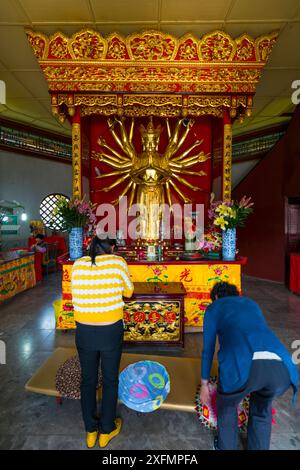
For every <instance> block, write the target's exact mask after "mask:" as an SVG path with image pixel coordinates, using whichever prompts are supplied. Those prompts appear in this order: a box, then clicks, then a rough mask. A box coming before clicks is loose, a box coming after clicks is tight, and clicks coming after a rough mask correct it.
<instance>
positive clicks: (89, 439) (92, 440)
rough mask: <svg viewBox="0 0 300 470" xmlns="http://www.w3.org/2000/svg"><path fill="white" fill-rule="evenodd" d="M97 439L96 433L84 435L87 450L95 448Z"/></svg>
mask: <svg viewBox="0 0 300 470" xmlns="http://www.w3.org/2000/svg"><path fill="white" fill-rule="evenodd" d="M97 437H98V431H95V432H87V433H86V445H87V446H88V448H89V449H91V448H92V447H95V444H96V442H97Z"/></svg>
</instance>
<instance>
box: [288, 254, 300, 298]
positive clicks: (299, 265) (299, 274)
mask: <svg viewBox="0 0 300 470" xmlns="http://www.w3.org/2000/svg"><path fill="white" fill-rule="evenodd" d="M290 291H292V292H295V293H296V294H300V253H291V254H290Z"/></svg>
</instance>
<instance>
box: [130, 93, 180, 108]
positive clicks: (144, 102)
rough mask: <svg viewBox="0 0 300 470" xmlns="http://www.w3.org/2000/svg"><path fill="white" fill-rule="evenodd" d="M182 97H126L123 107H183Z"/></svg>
mask: <svg viewBox="0 0 300 470" xmlns="http://www.w3.org/2000/svg"><path fill="white" fill-rule="evenodd" d="M181 104H182V98H181V96H176V95H175V96H174V95H152V94H151V95H124V98H123V105H124V106H125V107H126V106H134V105H140V106H146V107H148V106H154V107H156V106H166V105H170V106H179V107H181Z"/></svg>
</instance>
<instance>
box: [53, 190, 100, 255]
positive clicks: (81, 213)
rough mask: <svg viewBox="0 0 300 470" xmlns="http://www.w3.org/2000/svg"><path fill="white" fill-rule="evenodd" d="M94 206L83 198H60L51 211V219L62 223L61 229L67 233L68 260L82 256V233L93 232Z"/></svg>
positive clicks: (94, 222) (94, 220) (94, 224)
mask: <svg viewBox="0 0 300 470" xmlns="http://www.w3.org/2000/svg"><path fill="white" fill-rule="evenodd" d="M94 207H95V205H94V204H92V203H91V202H90V201H87V200H86V199H85V198H83V199H78V198H72V199H67V198H65V197H64V196H61V197H60V198H59V199H58V201H57V204H56V207H55V209H54V210H53V217H58V218H59V219H60V220H61V222H62V229H63V230H67V231H68V232H69V248H70V259H71V260H75V259H77V258H81V256H82V255H83V231H84V229H86V231H87V232H88V233H89V234H91V233H93V232H94V231H95V226H96V220H97V219H96V215H95V213H94Z"/></svg>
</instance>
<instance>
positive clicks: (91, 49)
mask: <svg viewBox="0 0 300 470" xmlns="http://www.w3.org/2000/svg"><path fill="white" fill-rule="evenodd" d="M70 49H71V51H72V52H73V54H72V55H73V56H74V58H75V59H84V60H86V59H88V60H100V59H103V58H104V57H105V55H106V50H107V41H105V40H104V38H102V36H101V35H100V34H99V33H97V32H95V31H92V30H84V31H80V32H79V33H77V34H75V35H73V38H72V39H71V40H70Z"/></svg>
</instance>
